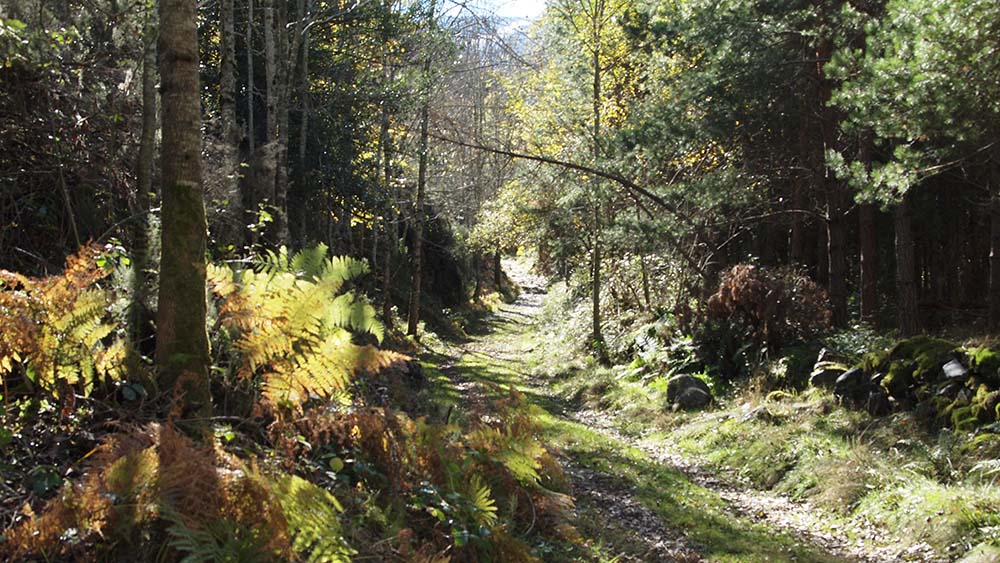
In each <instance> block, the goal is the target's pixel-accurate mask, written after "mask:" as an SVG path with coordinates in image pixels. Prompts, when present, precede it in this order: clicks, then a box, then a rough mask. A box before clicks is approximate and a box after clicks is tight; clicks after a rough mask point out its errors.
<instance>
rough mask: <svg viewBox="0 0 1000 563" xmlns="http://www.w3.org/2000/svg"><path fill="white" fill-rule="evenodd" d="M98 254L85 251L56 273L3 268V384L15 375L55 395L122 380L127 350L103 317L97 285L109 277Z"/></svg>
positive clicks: (105, 303) (104, 302) (105, 300)
mask: <svg viewBox="0 0 1000 563" xmlns="http://www.w3.org/2000/svg"><path fill="white" fill-rule="evenodd" d="M102 253H103V249H102V247H100V246H98V245H94V244H91V245H88V246H84V247H82V248H81V249H80V251H79V252H78V253H77V254H75V255H73V256H70V257H69V258H67V259H66V269H65V271H64V272H63V273H61V274H59V275H55V276H48V277H42V278H31V277H27V276H23V275H21V274H17V273H14V272H9V271H6V270H0V381H3V382H5V383H9V382H10V381H9V380H14V379H19V378H20V380H21V381H23V382H24V383H25V385H26V386H27V387H28V388H29V390H32V389H40V390H41V391H43V392H47V393H51V394H53V395H57V396H59V395H64V394H67V391H68V389H67V387H75V388H76V391H79V392H82V393H84V394H88V393H89V392H90V391H91V390H92V389H93V388H94V386H95V384H96V383H98V380H99V379H100V378H108V379H111V380H118V379H121V377H122V376H123V375H124V372H123V371H124V370H123V367H122V366H123V363H124V359H125V352H126V346H125V341H124V339H123V338H121V337H120V335H119V334H118V323H117V321H116V319H114V318H112V317H111V315H110V314H109V313H108V308H109V305H110V303H111V296H110V294H109V292H107V291H106V290H104V289H102V288H101V287H99V285H98V282H100V281H101V280H102V279H104V278H105V277H107V276H108V275H109V274H110V273H111V271H110V270H107V269H105V268H103V267H101V266H99V265H98V261H99V259H100V258H101V255H102ZM22 377H23V378H22Z"/></svg>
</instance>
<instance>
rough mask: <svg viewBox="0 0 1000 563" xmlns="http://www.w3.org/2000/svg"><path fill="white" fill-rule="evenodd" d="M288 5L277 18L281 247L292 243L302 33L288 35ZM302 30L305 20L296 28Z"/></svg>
mask: <svg viewBox="0 0 1000 563" xmlns="http://www.w3.org/2000/svg"><path fill="white" fill-rule="evenodd" d="M288 4H289V3H288V2H287V1H285V0H279V1H278V11H277V13H276V17H275V31H276V32H277V50H278V53H277V61H276V64H277V68H276V69H275V77H274V78H275V82H276V84H275V86H276V89H277V92H275V109H276V111H277V116H276V118H277V129H278V135H277V141H278V158H277V167H276V168H275V175H274V207H275V211H276V213H275V215H274V223H275V225H274V231H275V237H276V242H277V244H278V245H279V246H281V245H286V246H287V245H289V244H291V235H290V231H289V220H288V113H289V101H290V99H291V85H292V76H293V73H292V68H293V66H294V64H295V61H294V58H293V57H292V56H291V54H292V53H296V52H298V51H297V46H298V37H299V34H298V33H296V34H294V35H292V38H291V39H289V32H288ZM296 29H297V30H300V29H301V19H300V20H299V24H297V26H296Z"/></svg>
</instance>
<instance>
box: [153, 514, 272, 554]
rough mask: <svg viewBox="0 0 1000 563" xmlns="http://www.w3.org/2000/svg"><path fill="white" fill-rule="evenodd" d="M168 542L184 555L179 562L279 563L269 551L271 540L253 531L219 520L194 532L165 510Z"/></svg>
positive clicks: (229, 521)
mask: <svg viewBox="0 0 1000 563" xmlns="http://www.w3.org/2000/svg"><path fill="white" fill-rule="evenodd" d="M162 516H163V518H164V520H166V521H167V522H169V523H170V526H169V527H167V535H168V536H169V539H168V541H167V545H168V546H170V548H171V549H173V550H175V551H177V552H178V553H180V554H183V555H184V557H183V558H182V559H181V560H180V563H270V562H276V561H278V558H277V557H275V555H274V554H271V553H269V552H268V550H267V543H268V538H267V537H266V536H265V535H264V533H263V532H262V531H260V530H254V529H250V528H247V527H246V526H243V525H240V524H239V523H237V522H233V521H232V520H229V519H228V518H220V519H218V520H215V521H212V522H210V523H209V524H208V525H206V526H204V527H202V528H198V529H193V528H190V527H188V525H187V524H185V523H184V520H183V518H181V517H180V516H178V515H177V514H176V513H175V512H173V511H171V510H164V511H162Z"/></svg>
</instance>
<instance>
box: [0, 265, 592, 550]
mask: <svg viewBox="0 0 1000 563" xmlns="http://www.w3.org/2000/svg"><path fill="white" fill-rule="evenodd" d="M105 251H106V249H103V248H101V247H96V246H91V247H86V248H84V249H83V250H82V251H81V253H80V254H79V255H77V256H75V257H73V258H71V259H70V260H69V261H68V263H67V269H66V271H65V272H64V273H63V274H61V275H58V276H52V277H49V278H42V279H35V278H27V277H24V276H20V275H17V274H13V273H10V272H3V273H2V274H0V280H2V286H0V377H2V382H3V384H4V393H3V399H4V406H5V409H4V411H3V418H2V423H3V424H2V432H0V449H2V450H3V453H4V454H5V455H6V456H7V457H8V459H9V460H10V461H9V462H7V463H5V465H4V469H5V472H6V470H7V469H14V470H15V471H14V472H13V473H8V475H10V476H13V475H18V476H19V479H20V482H18V483H16V486H17V487H18V489H19V490H20V491H23V492H20V493H18V494H16V495H10V496H5V497H4V498H3V499H2V500H3V505H2V506H3V509H4V513H3V517H4V519H3V522H4V530H3V541H2V542H0V556H3V557H6V558H9V559H11V560H24V559H42V560H75V561H121V560H130V561H176V560H183V561H293V560H294V561H309V562H337V561H348V560H351V559H352V558H353V557H355V556H357V557H362V558H374V559H377V560H400V561H416V562H430V561H435V562H446V561H514V562H516V561H535V560H538V554H537V552H533V548H532V547H531V546H533V545H538V544H540V543H544V542H545V541H559V542H573V541H577V539H578V535H577V533H576V531H575V529H574V528H573V526H572V516H573V508H574V507H573V502H572V499H571V498H570V497H569V496H568V495H567V493H568V489H567V482H566V479H565V478H564V476H563V475H562V471H561V469H560V467H559V464H558V463H557V462H556V461H555V459H554V458H553V457H552V455H551V454H550V453H549V451H548V450H547V449H546V448H545V447H544V446H543V445H542V444H541V442H540V441H539V436H540V429H539V427H538V426H537V423H536V421H535V418H534V415H533V414H532V413H531V411H530V409H529V407H528V404H527V402H526V401H525V399H524V397H523V396H521V395H520V394H519V393H517V392H516V391H513V390H510V391H504V390H500V389H498V390H497V391H496V393H494V397H495V398H494V399H493V400H492V401H490V402H489V403H488V404H484V405H479V406H477V407H474V408H471V407H470V408H469V409H466V412H463V414H462V417H461V420H462V424H455V423H451V422H450V421H448V420H443V421H442V420H440V419H438V418H437V417H435V419H434V420H433V421H432V420H429V419H428V418H427V417H425V416H421V415H420V414H421V413H419V412H414V413H412V414H411V413H408V412H406V411H404V410H400V407H407V406H412V405H411V404H400V405H397V404H393V403H394V401H393V400H392V399H394V398H395V397H397V396H400V395H405V394H406V393H407V392H408V391H406V390H407V389H418V388H419V387H421V386H422V385H426V383H427V382H426V379H423V378H422V376H421V375H420V370H419V367H416V362H414V361H412V360H411V359H410V358H409V357H407V356H404V355H403V354H400V353H397V352H392V351H388V350H385V349H382V348H380V347H379V343H380V342H381V341H383V340H387V338H386V336H387V335H386V334H385V329H384V327H383V325H382V323H381V322H379V321H378V320H377V319H376V316H375V311H374V309H373V308H372V306H371V305H370V304H369V303H368V301H367V300H366V299H365V297H364V296H363V295H362V294H361V293H360V292H359V291H358V290H357V289H356V287H357V283H356V282H357V280H359V279H360V278H361V277H363V276H364V275H365V274H366V273H367V271H368V268H367V265H366V264H365V263H364V262H361V261H356V260H352V259H348V258H331V257H328V256H327V249H326V248H325V247H323V246H322V245H321V246H319V247H316V248H313V249H307V250H305V251H302V252H298V253H294V254H292V253H288V252H287V251H285V250H284V249H282V250H281V251H280V252H277V253H269V254H268V255H266V256H263V257H261V259H260V260H259V261H258V262H257V263H256V264H255V265H254V267H253V268H241V269H233V268H231V267H229V266H224V265H215V266H210V268H209V281H210V289H211V296H210V297H211V300H212V301H211V310H212V312H213V314H212V318H211V319H210V323H211V327H210V328H211V336H212V343H213V350H214V352H213V355H214V357H215V358H216V365H215V366H213V370H212V378H213V379H212V389H213V395H214V402H215V405H216V414H217V415H219V416H217V417H216V418H215V419H213V433H212V435H211V436H209V437H206V438H204V439H203V440H202V441H197V440H194V439H192V438H190V437H188V436H187V435H185V434H183V433H181V432H179V431H177V430H175V429H174V426H173V424H172V421H170V420H169V419H167V420H163V419H161V418H160V414H159V413H162V412H164V410H163V409H162V408H160V407H158V406H156V404H155V403H156V402H157V401H158V400H161V399H160V395H159V393H158V392H157V390H156V382H155V378H153V377H152V375H151V374H152V371H151V370H150V369H149V364H148V360H146V359H143V358H142V356H141V353H140V351H139V350H137V349H131V348H129V344H128V341H127V340H126V339H125V337H124V335H125V334H126V331H125V327H124V326H123V323H124V319H123V317H124V315H116V314H113V313H109V312H108V311H112V312H114V311H124V310H126V307H122V306H117V305H116V304H118V303H121V302H122V301H125V300H127V297H128V296H127V292H126V291H125V290H124V289H123V288H122V287H121V286H120V285H116V283H115V281H114V280H115V279H116V278H115V277H114V276H111V275H110V274H111V273H112V271H113V269H114V268H113V266H114V265H113V264H111V265H110V266H109V265H108V261H107V259H106V258H104V255H105ZM490 299H494V298H488V299H487V300H485V301H484V302H483V305H482V306H483V307H490V303H491V301H490ZM394 338H397V337H394ZM127 358H131V359H130V360H127ZM126 361H131V362H134V363H133V364H127V363H126ZM127 367H128V368H139V369H126V368H127ZM137 374H138V375H137ZM383 387H392V388H393V389H397V390H398V391H397V392H396V394H394V395H393V396H390V397H388V398H386V397H381V398H380V397H379V396H377V395H378V393H376V392H375V391H374V390H375V389H376V388H383ZM53 411H58V412H60V413H61V415H62V416H61V419H62V422H61V423H60V424H59V425H55V424H53V422H52V421H51V420H46V419H45V417H46V416H47V415H48V414H49V413H52V412H53ZM49 443H52V444H58V446H53V447H52V448H50V449H47V448H46V445H47V444H49ZM33 450H42V451H43V452H44V451H50V452H55V453H52V455H51V456H50V457H38V456H37V454H35V453H33ZM44 455H48V454H44ZM43 461H44V463H45V465H43V464H42V462H43ZM15 503H16V504H15ZM545 538H548V540H546V539H545Z"/></svg>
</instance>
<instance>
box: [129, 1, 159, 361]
mask: <svg viewBox="0 0 1000 563" xmlns="http://www.w3.org/2000/svg"><path fill="white" fill-rule="evenodd" d="M146 10H147V13H146V16H145V22H144V23H143V30H142V40H143V48H142V133H141V134H140V137H139V162H138V168H137V170H136V179H137V182H136V189H135V207H134V209H133V210H132V213H133V214H135V215H136V220H135V223H133V225H134V227H133V228H132V273H133V275H132V303H131V307H130V309H129V338H130V339H131V340H132V344H133V346H135V345H136V344H137V343H139V342H141V341H143V340H145V338H146V336H147V326H145V321H144V319H145V318H146V297H147V292H148V288H149V282H150V280H149V275H148V273H147V271H146V269H147V267H148V265H149V256H148V253H149V231H148V229H149V215H148V214H149V199H150V193H151V192H152V191H153V164H154V160H155V156H156V33H157V30H156V23H155V19H154V18H155V14H154V13H153V8H152V7H147V8H146Z"/></svg>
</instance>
